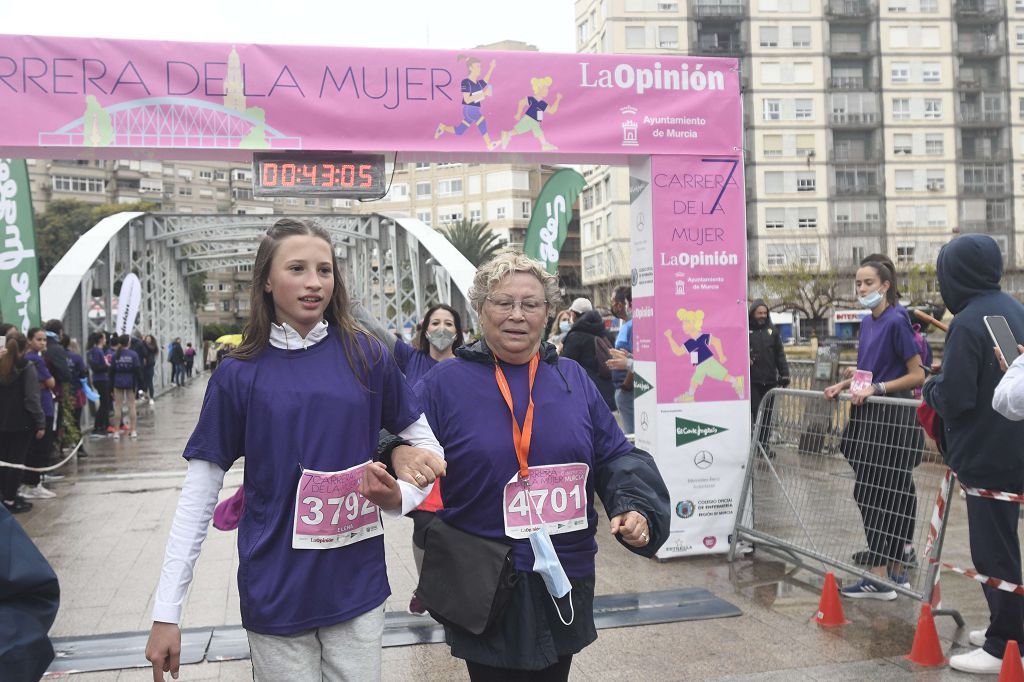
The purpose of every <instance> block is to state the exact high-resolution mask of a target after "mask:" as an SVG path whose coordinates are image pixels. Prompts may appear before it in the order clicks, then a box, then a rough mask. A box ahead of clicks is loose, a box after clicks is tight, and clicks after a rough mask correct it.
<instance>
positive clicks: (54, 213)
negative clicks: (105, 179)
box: [36, 199, 159, 281]
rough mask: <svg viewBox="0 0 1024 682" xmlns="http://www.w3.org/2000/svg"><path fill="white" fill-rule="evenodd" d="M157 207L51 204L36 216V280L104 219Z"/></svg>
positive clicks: (75, 202) (68, 201)
mask: <svg viewBox="0 0 1024 682" xmlns="http://www.w3.org/2000/svg"><path fill="white" fill-rule="evenodd" d="M157 208H159V207H158V206H157V205H156V204H153V203H150V202H148V201H139V202H136V203H134V204H102V205H100V206H96V205H94V204H87V203H85V202H84V201H78V200H77V199H58V200H56V201H51V202H50V203H49V204H48V205H47V206H46V210H45V211H43V212H42V213H41V214H39V215H37V216H36V256H37V257H38V258H39V280H40V281H42V280H43V279H45V278H46V275H47V274H49V272H50V270H52V269H53V266H54V265H56V264H57V261H59V260H60V259H61V258H63V257H64V254H66V253H67V252H68V250H69V249H70V248H71V247H72V245H74V243H75V242H76V241H78V238H79V237H81V236H82V235H83V234H85V233H86V232H88V231H89V229H91V228H92V226H93V225H95V224H96V223H98V222H99V221H101V220H103V219H104V218H106V217H107V216H110V215H113V214H115V213H120V212H121V211H153V210H156V209H157Z"/></svg>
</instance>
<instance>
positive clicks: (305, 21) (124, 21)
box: [0, 0, 575, 52]
mask: <svg viewBox="0 0 1024 682" xmlns="http://www.w3.org/2000/svg"><path fill="white" fill-rule="evenodd" d="M0 4H2V5H3V6H4V7H3V11H2V17H3V18H2V23H0V33H9V34H32V35H53V36H83V37H100V38H142V39H159V40H182V41H199V42H247V43H279V44H285V45H339V46H355V47H411V48H432V49H439V50H457V49H464V48H469V47H475V46H477V45H481V44H486V43H493V42H497V41H499V40H521V41H523V42H526V43H531V44H533V45H536V46H537V48H538V49H540V50H541V51H544V52H573V51H574V50H575V46H574V44H573V40H574V33H575V21H574V13H573V0H500V1H499V2H492V1H489V2H469V1H467V0H458V1H456V0H360V1H353V0H277V1H271V0H170V1H167V2H160V3H156V2H148V1H147V0H103V1H102V2H98V3H97V2H88V1H82V0H45V1H44V2H38V1H36V2H15V1H14V0H0ZM141 7H145V9H144V10H143V9H140V8H141Z"/></svg>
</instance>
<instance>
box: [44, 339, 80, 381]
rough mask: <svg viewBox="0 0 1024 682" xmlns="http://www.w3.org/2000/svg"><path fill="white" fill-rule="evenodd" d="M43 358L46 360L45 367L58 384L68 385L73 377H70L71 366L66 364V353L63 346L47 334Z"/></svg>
mask: <svg viewBox="0 0 1024 682" xmlns="http://www.w3.org/2000/svg"><path fill="white" fill-rule="evenodd" d="M43 358H44V359H45V360H46V367H47V369H49V370H50V373H51V374H53V378H54V379H55V380H56V381H57V383H58V384H70V383H71V380H72V379H74V377H73V376H72V375H71V365H69V364H68V353H67V351H66V350H64V346H62V345H60V342H58V341H57V340H56V339H55V338H53V337H52V336H50V335H49V333H47V335H46V350H45V351H43Z"/></svg>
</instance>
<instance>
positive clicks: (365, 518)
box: [292, 462, 384, 549]
mask: <svg viewBox="0 0 1024 682" xmlns="http://www.w3.org/2000/svg"><path fill="white" fill-rule="evenodd" d="M368 464H369V462H364V463H363V464H360V465H358V466H354V467H351V468H349V469H345V470H344V471H314V470H312V469H303V470H302V476H300V477H299V484H298V486H296V491H295V519H294V524H293V527H292V528H293V529H292V548H293V549H333V548H334V547H344V546H345V545H351V544H352V543H354V542H360V541H362V540H366V539H368V538H372V537H376V536H377V535H381V534H382V533H383V532H384V528H383V526H382V525H381V522H380V509H379V508H378V507H377V505H375V504H374V503H373V502H370V501H369V500H367V499H366V498H365V497H363V496H362V495H360V494H359V482H360V481H362V480H363V472H364V471H365V470H366V467H367V465H368Z"/></svg>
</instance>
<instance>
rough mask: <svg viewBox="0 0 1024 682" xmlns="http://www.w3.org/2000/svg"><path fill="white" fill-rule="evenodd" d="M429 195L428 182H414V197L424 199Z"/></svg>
mask: <svg viewBox="0 0 1024 682" xmlns="http://www.w3.org/2000/svg"><path fill="white" fill-rule="evenodd" d="M429 197H430V182H417V183H416V198H417V199H425V198H429Z"/></svg>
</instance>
